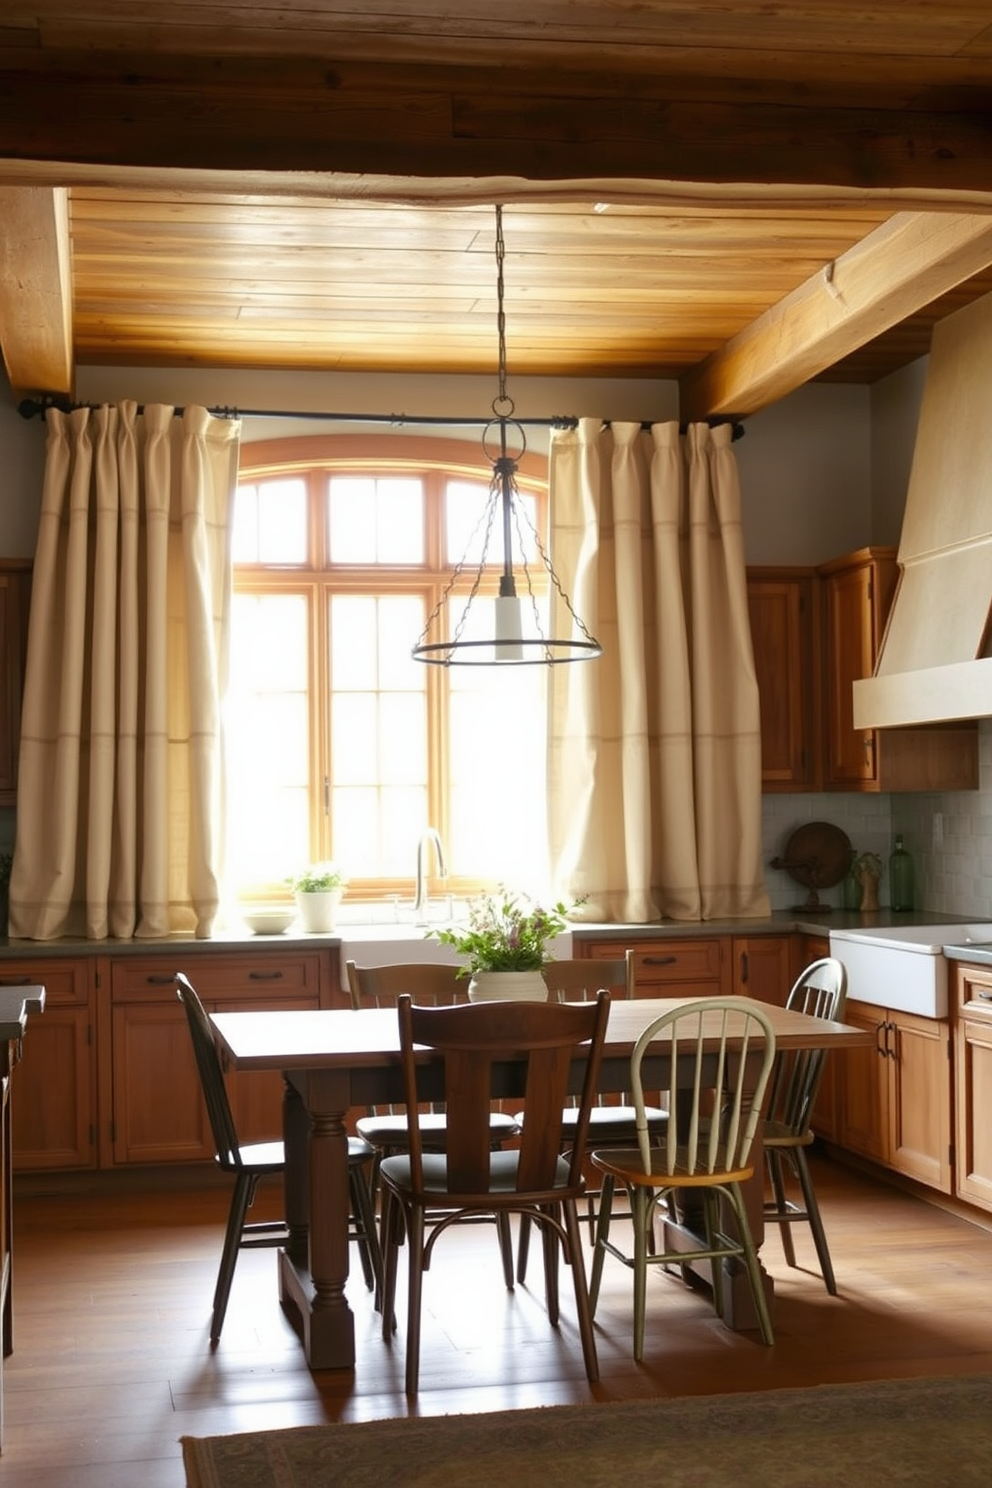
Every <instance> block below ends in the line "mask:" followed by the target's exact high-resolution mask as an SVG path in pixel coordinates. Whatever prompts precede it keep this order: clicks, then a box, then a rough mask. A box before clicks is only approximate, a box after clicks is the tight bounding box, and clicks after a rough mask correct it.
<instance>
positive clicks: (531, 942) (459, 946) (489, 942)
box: [427, 885, 568, 1002]
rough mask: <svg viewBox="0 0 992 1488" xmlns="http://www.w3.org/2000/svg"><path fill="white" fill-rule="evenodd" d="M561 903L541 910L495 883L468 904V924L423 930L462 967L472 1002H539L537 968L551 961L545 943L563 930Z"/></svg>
mask: <svg viewBox="0 0 992 1488" xmlns="http://www.w3.org/2000/svg"><path fill="white" fill-rule="evenodd" d="M567 914H568V910H567V909H566V907H565V905H564V904H556V905H554V906H553V908H551V909H543V908H542V907H541V906H540V905H539V904H535V903H534V901H533V900H531V899H529V898H528V897H527V896H526V895H524V894H517V893H513V892H512V891H510V890H509V889H506V888H504V887H503V886H502V885H500V887H499V889H498V890H497V891H496V892H495V893H493V894H483V895H481V896H480V897H479V898H478V899H474V900H473V901H472V903H471V904H470V905H469V913H468V923H467V925H464V926H450V927H446V928H444V929H438V930H429V931H428V932H427V934H428V938H429V939H432V940H437V941H440V943H441V944H442V945H448V946H451V947H452V949H453V950H455V951H457V952H458V954H459V955H460V956H464V957H465V959H466V964H465V966H464V967H463V968H462V970H461V973H460V974H461V975H462V976H470V977H471V981H470V982H469V988H468V995H469V1000H470V1001H472V1002H482V1001H489V1000H492V999H494V998H496V999H501V1000H505V999H517V1000H520V1001H532V1002H533V1001H538V1002H545V1001H546V1000H547V996H548V990H547V987H546V985H545V982H544V978H543V976H542V975H541V971H542V968H543V967H544V966H546V965H547V963H548V962H549V961H551V960H552V959H553V957H552V953H551V950H550V947H549V942H550V941H551V940H553V939H554V938H555V936H556V935H561V934H562V932H563V931H564V930H566V929H567V928H568V925H567V920H566V915H567Z"/></svg>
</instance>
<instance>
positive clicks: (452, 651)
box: [411, 206, 602, 666]
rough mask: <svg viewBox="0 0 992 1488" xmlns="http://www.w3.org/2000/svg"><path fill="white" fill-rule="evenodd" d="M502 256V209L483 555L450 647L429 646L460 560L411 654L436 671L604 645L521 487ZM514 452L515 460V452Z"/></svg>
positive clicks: (571, 653) (585, 651)
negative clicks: (554, 621) (556, 603)
mask: <svg viewBox="0 0 992 1488" xmlns="http://www.w3.org/2000/svg"><path fill="white" fill-rule="evenodd" d="M505 252H506V250H505V245H504V242H503V208H502V207H501V206H497V208H496V303H497V316H496V328H497V334H498V339H499V391H498V393H497V396H496V397H495V398H494V399H493V405H492V408H493V417H492V418H491V419H490V420H489V422H488V423H487V424H486V427H485V429H484V430H483V434H482V448H483V451H484V453H485V456H486V459H487V460H488V461H489V463H490V464H491V466H492V476H491V478H490V482H489V497H488V500H487V502H486V507H485V511H484V512H483V515H482V517H481V518H480V521H479V524H478V527H477V528H476V531H480V530H481V531H482V532H483V534H484V538H483V544H482V555H481V557H480V559H479V561H478V564H477V566H476V569H475V573H474V576H473V579H472V582H471V585H470V586H469V589H468V593H467V595H466V598H465V604H464V607H463V608H462V610H461V613H460V614H459V616H458V620H457V623H456V624H455V626H454V629H453V631H452V633H451V638H450V640H446V641H432V640H428V636H430V635H431V634H432V633H433V631H434V626H435V621H436V620H437V619H438V617H439V616H443V617H444V618H445V619H446V620H447V621H449V622H450V620H451V612H452V608H453V607H454V606H457V604H458V601H459V599H460V595H455V596H454V606H452V605H451V604H450V603H449V601H451V600H452V595H453V591H454V588H455V585H456V583H457V582H458V580H459V579H460V578H461V576H462V575H463V573H464V572H465V570H466V568H467V566H468V559H467V558H463V559H462V560H461V562H459V563H458V564H457V566H456V567H455V570H454V573H453V574H452V576H451V579H450V581H449V583H448V584H447V586H446V588H445V590H444V593H443V594H442V595H441V598H440V600H439V601H438V603H437V605H436V606H435V608H434V610H433V611H432V613H431V615H430V616H429V618H428V621H427V624H426V625H425V626H424V629H423V633H422V634H421V636H420V639H419V640H418V642H417V644H416V645H415V646H414V647H413V650H412V652H411V655H412V656H413V658H414V660H416V661H425V662H429V663H432V664H433V665H434V666H500V665H506V664H507V663H510V664H514V663H515V664H517V665H521V664H527V663H530V664H543V665H547V666H553V665H555V664H556V663H558V662H563V661H589V660H592V659H593V658H594V657H596V656H599V655H600V654H601V652H602V647H601V646H600V644H599V642H598V641H597V640H594V639H593V637H592V636H591V635H590V634H589V632H588V630H587V629H586V627H585V625H584V624H583V623H582V621H581V620H580V619H579V616H578V615H577V614H576V613H575V610H574V609H573V608H572V602H571V600H570V599H569V597H568V595H567V594H566V593H565V590H564V588H563V587H562V584H561V581H560V580H559V578H558V575H557V574H556V573H555V571H554V568H553V567H552V563H551V558H550V556H549V554H548V551H547V549H546V547H545V546H544V543H543V542H542V541H541V538H540V535H539V534H538V532H537V531H536V529H535V528H534V525H533V523H532V522H531V520H530V517H529V515H528V513H527V511H526V508H525V507H524V504H523V502H522V501H521V499H520V492H519V490H518V488H517V480H516V476H517V464H518V462H519V460H520V458H521V456H522V455H523V454H524V452H525V450H526V448H527V440H526V437H525V435H524V431H523V427H522V425H521V424H520V423H519V422H518V420H517V419H515V418H514V416H513V414H514V403H513V399H512V398H510V397H509V396H508V395H507V391H506V317H505V314H504V310H503V260H504V257H505ZM511 447H512V448H513V450H514V451H515V452H514V453H511ZM497 518H498V520H497ZM496 530H498V531H499V532H500V533H501V534H502V545H503V571H502V573H501V574H500V580H499V597H498V598H496V599H494V600H492V601H490V600H488V599H487V598H485V597H481V598H480V597H479V590H480V588H481V587H482V585H483V581H484V579H485V573H486V560H487V557H488V554H489V546H490V541H491V539H492V537H493V533H494V531H496ZM525 533H528V534H529V536H530V538H531V540H532V542H533V545H534V548H535V550H536V552H537V553H538V555H539V558H540V563H541V565H542V566H543V569H544V573H545V576H546V579H547V583H548V601H549V602H550V601H551V599H552V597H553V596H554V595H555V594H557V596H558V598H559V599H560V600H562V601H563V602H564V606H565V609H566V610H567V611H568V614H569V615H570V616H571V619H572V622H573V623H572V634H571V636H570V637H568V638H567V639H562V638H559V637H555V636H552V635H548V634H547V633H546V632H547V627H546V626H545V624H544V623H543V622H542V618H541V606H540V599H541V596H539V594H538V592H537V590H536V589H535V587H534V576H533V574H532V573H531V570H530V568H529V567H528V563H527V556H526V545H525V541H524V536H525ZM514 537H516V540H517V545H518V549H519V554H518V559H517V572H516V573H515V571H514V561H513V542H514ZM517 573H519V575H520V578H521V582H522V585H523V589H524V593H525V595H526V598H527V600H528V601H529V603H527V604H526V606H525V604H524V600H523V598H522V597H521V595H519V594H518V593H517ZM542 587H543V585H542ZM489 604H492V607H493V608H492V614H491V618H489V616H488V615H487V620H486V623H484V624H483V625H482V626H481V637H480V635H479V634H478V631H479V629H480V627H479V626H478V625H477V623H475V617H476V616H477V615H478V613H479V611H480V610H481V608H482V607H483V606H488V605H489ZM473 609H475V615H474V616H473Z"/></svg>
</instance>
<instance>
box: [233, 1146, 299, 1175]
mask: <svg viewBox="0 0 992 1488" xmlns="http://www.w3.org/2000/svg"><path fill="white" fill-rule="evenodd" d="M238 1157H239V1158H240V1164H237V1163H235V1164H231V1165H230V1166H231V1167H237V1166H241V1167H244V1168H255V1169H256V1170H257V1171H258V1172H260V1173H264V1172H269V1173H278V1172H280V1171H281V1169H282V1168H284V1167H285V1165H286V1154H285V1152H284V1151H283V1145H282V1143H281V1142H248V1143H246V1144H245V1145H244V1146H241V1147H239V1148H238ZM217 1161H218V1162H220V1158H218V1159H217ZM221 1166H222V1167H228V1168H229V1165H228V1164H226V1163H221ZM229 1170H230V1168H229Z"/></svg>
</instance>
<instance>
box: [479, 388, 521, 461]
mask: <svg viewBox="0 0 992 1488" xmlns="http://www.w3.org/2000/svg"><path fill="white" fill-rule="evenodd" d="M497 401H498V400H497ZM507 402H509V403H510V405H511V407H512V400H511V399H507ZM495 408H496V402H495V401H494V403H493V410H494V412H495ZM496 428H498V429H499V431H500V435H499V449H498V450H497V451H496V453H495V454H494V453H493V451H492V450H491V448H490V441H491V437H492V430H493V429H496ZM510 428H513V429H514V430H515V431H516V435H515V437H516V438H517V439H518V440H519V443H520V449H519V451H518V453H517V454H515V455H510V456H509V458H510V459H511V460H513V462H514V464H516V462H517V461H518V460H520V459H522V457H523V456H524V455H525V454H526V452H527V435H526V434H525V433H524V429H523V425H522V424H520V423H518V421H517V420H516V419H515V418H505V417H504V416H503V415H502V414H497V415H496V417H495V418H491V419H490V420H489V422H488V424H487V425H486V427H485V428H484V429H483V431H482V452H483V454H484V455H485V457H486V459H487V460H488V461H489V463H490V465H495V464H496V462H497V460H501V459H505V458H506V456H507V448H506V435H507V430H508V429H510Z"/></svg>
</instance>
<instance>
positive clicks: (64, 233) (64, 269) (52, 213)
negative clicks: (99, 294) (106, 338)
mask: <svg viewBox="0 0 992 1488" xmlns="http://www.w3.org/2000/svg"><path fill="white" fill-rule="evenodd" d="M0 225H2V231H0V345H2V349H3V359H4V364H5V366H6V368H7V376H8V378H9V381H10V385H11V387H12V388H15V389H16V390H17V391H19V392H38V391H42V390H43V391H45V392H50V393H66V394H71V393H72V390H73V379H74V369H73V354H72V292H71V269H70V255H69V208H68V192H67V191H66V189H65V188H64V187H61V186H54V187H44V186H29V187H25V186H0Z"/></svg>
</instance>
